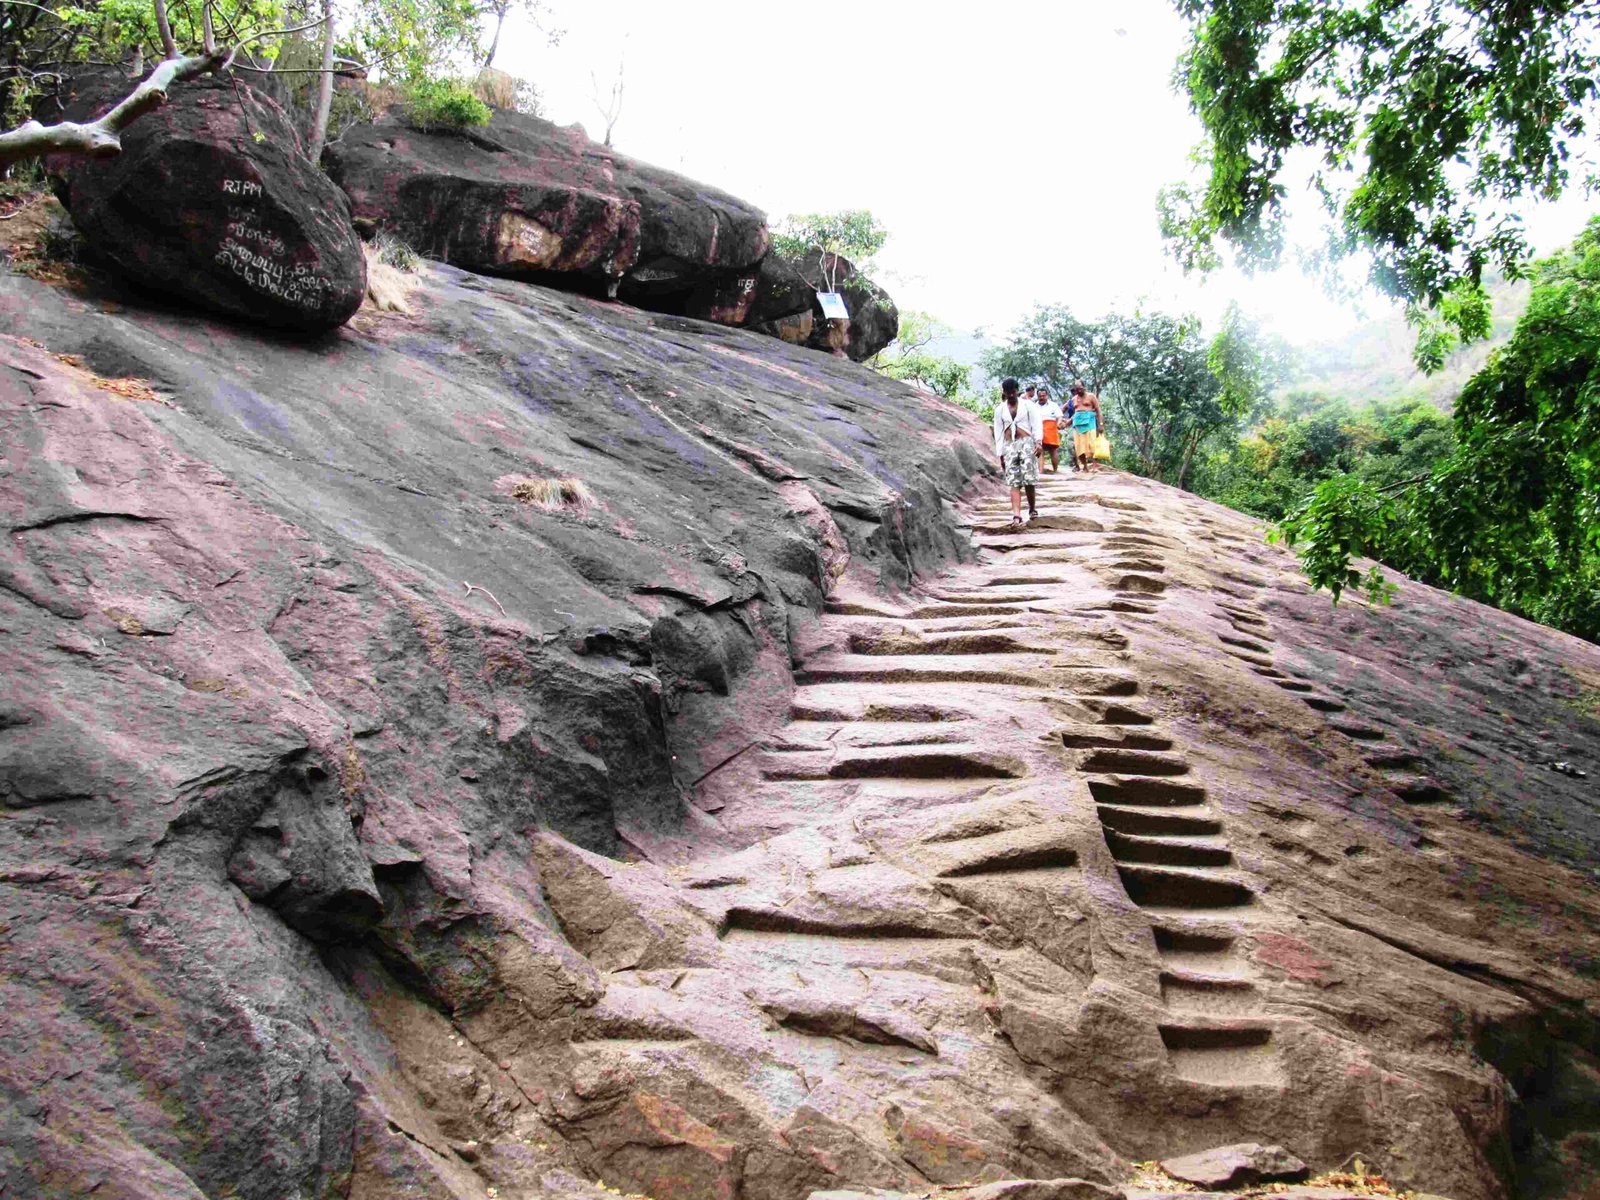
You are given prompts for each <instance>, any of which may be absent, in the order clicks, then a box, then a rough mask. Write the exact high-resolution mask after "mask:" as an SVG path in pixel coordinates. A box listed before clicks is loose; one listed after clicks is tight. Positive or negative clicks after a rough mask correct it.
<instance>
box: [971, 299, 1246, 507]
mask: <svg viewBox="0 0 1600 1200" xmlns="http://www.w3.org/2000/svg"><path fill="white" fill-rule="evenodd" d="M1263 345H1264V343H1263V341H1262V339H1261V338H1260V335H1259V331H1258V330H1257V329H1256V327H1255V325H1254V324H1253V323H1252V322H1250V321H1247V320H1246V319H1245V318H1244V317H1242V316H1241V315H1240V314H1239V313H1238V312H1236V311H1230V314H1229V316H1228V318H1227V320H1226V321H1225V322H1224V325H1223V328H1222V330H1221V331H1220V332H1219V333H1218V334H1217V336H1216V337H1215V338H1214V339H1212V340H1211V341H1210V342H1208V341H1207V340H1206V339H1205V337H1204V336H1203V334H1202V331H1201V328H1200V323H1199V322H1198V321H1197V320H1196V319H1195V318H1193V317H1174V316H1169V315H1167V314H1165V313H1135V314H1133V315H1132V316H1121V315H1115V314H1114V315H1112V316H1108V317H1106V318H1104V319H1103V320H1100V321H1084V320H1081V319H1080V318H1078V317H1075V316H1073V314H1072V312H1071V311H1070V310H1069V309H1067V308H1066V307H1065V306H1062V305H1041V306H1040V307H1038V308H1037V309H1035V310H1034V312H1033V313H1032V314H1031V315H1029V316H1028V317H1026V318H1025V319H1024V320H1023V321H1022V323H1021V324H1019V325H1018V326H1017V328H1016V329H1015V330H1013V332H1012V334H1011V336H1010V338H1009V339H1008V340H1007V342H1006V343H1005V344H1004V345H1001V346H999V347H996V348H995V349H994V350H991V351H990V352H989V353H988V354H987V355H986V356H985V357H984V364H983V365H984V369H985V370H986V371H988V372H989V373H990V374H992V375H1014V376H1016V377H1018V378H1019V379H1043V380H1044V381H1045V382H1047V383H1049V384H1050V385H1051V387H1052V388H1053V389H1055V390H1056V391H1058V392H1062V393H1064V392H1065V389H1066V387H1067V386H1068V385H1069V384H1071V383H1072V382H1073V381H1075V380H1082V381H1083V384H1084V386H1085V387H1087V388H1088V389H1089V390H1090V391H1091V392H1094V393H1096V394H1098V395H1099V396H1100V398H1101V399H1102V401H1104V402H1105V407H1104V416H1105V425H1106V429H1107V432H1108V435H1109V436H1110V437H1111V440H1112V443H1113V446H1114V448H1115V449H1116V452H1117V454H1118V461H1119V462H1121V463H1123V464H1124V465H1127V466H1128V467H1130V468H1131V469H1133V470H1135V471H1138V472H1139V473H1140V474H1144V475H1150V476H1153V477H1155V478H1158V479H1163V480H1165V481H1167V482H1169V483H1173V484H1176V485H1177V486H1178V487H1184V486H1185V485H1186V484H1187V483H1188V482H1189V472H1190V469H1191V467H1192V465H1193V463H1194V460H1195V456H1196V454H1197V453H1198V452H1199V450H1200V449H1201V447H1202V446H1204V445H1206V444H1207V443H1208V442H1209V441H1211V440H1213V439H1215V438H1217V437H1220V436H1223V435H1225V434H1226V433H1228V432H1229V431H1232V430H1236V429H1237V428H1238V425H1239V423H1240V422H1241V421H1242V420H1243V419H1244V417H1245V416H1246V415H1247V414H1248V413H1249V411H1250V410H1251V408H1252V407H1253V406H1254V405H1255V404H1257V403H1258V402H1259V401H1260V399H1261V397H1262V395H1264V393H1265V389H1266V388H1267V387H1269V386H1270V385H1271V382H1274V381H1275V379H1276V374H1277V367H1276V366H1275V365H1274V361H1273V360H1272V358H1271V356H1270V355H1269V354H1267V353H1265V352H1264V351H1263V349H1262V346H1263Z"/></svg>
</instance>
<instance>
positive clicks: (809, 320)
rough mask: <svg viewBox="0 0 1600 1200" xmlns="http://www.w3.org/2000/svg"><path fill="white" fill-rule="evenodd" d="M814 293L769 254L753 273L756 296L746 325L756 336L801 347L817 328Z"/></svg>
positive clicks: (792, 269)
mask: <svg viewBox="0 0 1600 1200" xmlns="http://www.w3.org/2000/svg"><path fill="white" fill-rule="evenodd" d="M816 303H817V296H816V289H815V288H813V287H812V286H811V285H810V284H809V283H807V282H806V278H805V276H804V275H802V274H800V271H799V269H798V268H797V267H796V266H795V265H794V264H793V263H791V262H790V261H789V260H788V259H786V258H784V257H783V256H782V255H781V254H776V253H774V254H768V255H767V256H766V257H765V258H764V259H762V260H761V268H760V270H759V271H758V272H757V273H756V287H755V295H754V296H753V297H752V298H751V301H750V310H749V312H748V313H747V314H746V315H745V322H746V324H748V325H749V327H750V328H751V329H754V330H755V331H756V332H757V333H765V334H767V335H768V336H770V337H775V338H782V339H783V340H784V341H786V342H793V343H794V344H796V345H804V344H805V343H806V342H808V341H809V340H810V339H811V331H812V330H813V329H814V328H816V317H815V315H814V314H813V313H812V309H813V308H815V307H816Z"/></svg>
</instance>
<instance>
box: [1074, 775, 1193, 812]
mask: <svg viewBox="0 0 1600 1200" xmlns="http://www.w3.org/2000/svg"><path fill="white" fill-rule="evenodd" d="M1089 794H1090V795H1091V796H1093V797H1094V799H1095V803H1096V804H1101V805H1133V806H1135V807H1140V808H1156V807H1163V806H1176V807H1189V806H1198V805H1204V804H1205V802H1206V790H1205V788H1203V787H1201V786H1199V785H1198V784H1194V783H1179V782H1177V781H1175V780H1172V779H1155V778H1151V777H1150V776H1147V775H1118V776H1113V777H1112V778H1109V779H1091V780H1089Z"/></svg>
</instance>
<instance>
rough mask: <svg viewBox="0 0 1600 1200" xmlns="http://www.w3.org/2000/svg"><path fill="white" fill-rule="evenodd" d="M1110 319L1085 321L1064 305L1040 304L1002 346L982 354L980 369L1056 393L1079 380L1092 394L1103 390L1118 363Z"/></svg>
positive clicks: (1059, 393)
mask: <svg viewBox="0 0 1600 1200" xmlns="http://www.w3.org/2000/svg"><path fill="white" fill-rule="evenodd" d="M1115 334H1116V323H1115V321H1114V319H1113V318H1109V317H1108V318H1107V319H1106V320H1104V321H1083V320H1080V319H1079V318H1077V317H1075V316H1073V315H1072V312H1071V310H1070V309H1068V308H1067V306H1066V305H1064V304H1041V305H1039V306H1037V307H1036V308H1035V309H1034V310H1033V312H1032V313H1030V314H1029V315H1028V316H1027V317H1025V318H1023V320H1022V323H1021V324H1019V325H1018V326H1017V327H1016V328H1015V329H1013V330H1012V331H1011V335H1010V337H1009V338H1008V339H1007V341H1006V342H1005V344H1004V345H1001V346H997V347H995V348H994V349H992V350H990V351H988V352H987V353H986V354H985V355H984V359H983V368H984V370H985V371H987V372H988V373H989V374H990V375H994V376H996V377H1000V376H1006V375H1014V376H1016V377H1017V378H1018V379H1042V380H1044V382H1046V383H1048V384H1049V385H1050V387H1051V389H1052V390H1054V391H1055V392H1056V393H1057V394H1058V395H1065V394H1066V390H1067V388H1068V387H1069V386H1070V385H1071V384H1072V383H1073V382H1074V381H1075V380H1080V379H1081V380H1082V381H1083V383H1084V386H1085V387H1087V388H1088V389H1089V390H1090V391H1091V392H1094V393H1096V394H1099V393H1101V392H1103V391H1105V390H1106V387H1107V384H1108V382H1109V380H1110V379H1111V377H1112V375H1113V374H1114V373H1115V368H1116V366H1117V364H1118V361H1119V359H1118V353H1119V352H1118V348H1117V344H1116V339H1115Z"/></svg>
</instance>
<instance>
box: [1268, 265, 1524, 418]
mask: <svg viewBox="0 0 1600 1200" xmlns="http://www.w3.org/2000/svg"><path fill="white" fill-rule="evenodd" d="M1528 289H1529V285H1528V281H1527V280H1525V279H1522V280H1515V281H1508V280H1505V279H1496V280H1494V281H1492V282H1491V283H1489V284H1488V287H1487V290H1488V293H1489V303H1490V308H1491V312H1492V314H1493V317H1492V323H1491V327H1490V332H1489V336H1488V337H1487V338H1485V339H1484V340H1482V341H1478V342H1473V343H1472V344H1470V345H1468V346H1465V347H1462V348H1459V349H1457V350H1456V351H1455V352H1454V353H1452V354H1450V355H1449V356H1448V357H1447V358H1446V359H1445V363H1444V366H1443V367H1442V368H1441V369H1440V370H1438V371H1435V372H1433V373H1432V374H1428V373H1426V372H1423V371H1421V370H1418V368H1417V364H1416V358H1415V355H1416V348H1417V331H1416V328H1415V327H1414V326H1413V325H1410V324H1408V323H1407V321H1406V319H1405V315H1404V314H1403V313H1400V312H1395V313H1393V314H1391V315H1388V316H1384V317H1381V318H1378V319H1375V320H1371V321H1366V322H1363V323H1362V324H1360V325H1358V326H1357V327H1356V328H1355V329H1353V330H1351V331H1350V332H1349V333H1348V334H1346V335H1345V336H1343V337H1339V338H1334V339H1331V340H1329V341H1326V342H1319V343H1313V344H1310V345H1297V346H1295V348H1294V357H1293V359H1292V361H1291V369H1290V371H1289V373H1288V376H1287V378H1285V380H1284V381H1283V385H1282V388H1281V391H1282V393H1283V394H1285V395H1291V396H1294V395H1299V396H1317V397H1323V398H1326V399H1329V400H1348V401H1350V402H1351V403H1352V404H1356V405H1360V404H1366V403H1369V402H1372V401H1389V402H1393V401H1400V400H1410V399H1421V400H1426V401H1427V402H1428V403H1429V404H1432V405H1433V406H1434V407H1436V408H1439V409H1442V410H1444V411H1446V412H1448V411H1449V410H1450V407H1451V406H1452V405H1453V404H1454V403H1455V399H1456V397H1457V396H1458V395H1460V394H1461V389H1462V388H1463V387H1465V386H1466V383H1467V380H1469V379H1471V378H1472V377H1473V376H1474V375H1476V374H1477V373H1478V371H1479V370H1481V369H1482V367H1483V364H1484V363H1486V362H1487V361H1488V359H1489V355H1490V353H1491V352H1492V351H1493V350H1494V349H1495V348H1496V347H1498V346H1501V345H1503V344H1504V343H1505V341H1506V339H1507V338H1509V337H1510V336H1511V331H1512V330H1513V329H1515V328H1516V324H1517V319H1518V318H1519V317H1521V316H1522V313H1523V310H1524V309H1526V308H1527V307H1528Z"/></svg>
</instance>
